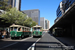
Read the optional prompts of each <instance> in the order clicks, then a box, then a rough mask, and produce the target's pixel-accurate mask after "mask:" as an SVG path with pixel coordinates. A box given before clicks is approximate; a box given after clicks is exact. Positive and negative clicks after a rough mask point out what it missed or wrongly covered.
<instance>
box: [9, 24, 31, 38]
mask: <svg viewBox="0 0 75 50" xmlns="http://www.w3.org/2000/svg"><path fill="white" fill-rule="evenodd" d="M9 29H10V36H11V39H13V38H15V37H19V38H24V37H26V36H31V31H30V28H29V27H25V26H21V25H11V26H10V28H9Z"/></svg>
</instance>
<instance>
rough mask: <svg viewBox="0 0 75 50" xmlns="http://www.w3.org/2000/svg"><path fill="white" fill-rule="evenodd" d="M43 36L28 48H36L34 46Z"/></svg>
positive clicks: (29, 49)
mask: <svg viewBox="0 0 75 50" xmlns="http://www.w3.org/2000/svg"><path fill="white" fill-rule="evenodd" d="M44 35H45V34H43V35H42V37H43V36H44ZM40 39H41V38H39V39H38V40H37V41H36V42H35V43H33V44H32V45H31V46H30V47H29V48H28V49H27V50H35V49H34V47H35V44H36V43H37V42H38V41H39V40H40Z"/></svg>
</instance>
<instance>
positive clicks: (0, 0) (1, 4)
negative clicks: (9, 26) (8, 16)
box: [0, 0, 12, 11]
mask: <svg viewBox="0 0 75 50" xmlns="http://www.w3.org/2000/svg"><path fill="white" fill-rule="evenodd" d="M7 2H8V0H0V9H1V10H4V11H8V10H9V9H10V8H11V7H12V6H11V5H8V4H7Z"/></svg>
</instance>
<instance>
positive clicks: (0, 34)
mask: <svg viewBox="0 0 75 50" xmlns="http://www.w3.org/2000/svg"><path fill="white" fill-rule="evenodd" d="M0 39H1V30H0Z"/></svg>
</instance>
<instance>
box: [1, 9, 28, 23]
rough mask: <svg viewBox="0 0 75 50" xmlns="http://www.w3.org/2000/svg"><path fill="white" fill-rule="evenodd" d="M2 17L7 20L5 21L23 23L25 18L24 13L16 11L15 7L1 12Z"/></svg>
mask: <svg viewBox="0 0 75 50" xmlns="http://www.w3.org/2000/svg"><path fill="white" fill-rule="evenodd" d="M0 16H1V17H2V18H4V19H6V20H8V21H6V22H7V23H11V24H13V23H14V24H23V22H24V21H25V20H26V18H27V17H26V14H23V13H22V12H20V11H18V10H17V9H16V8H11V9H10V10H9V11H7V12H6V13H3V14H2V15H0Z"/></svg>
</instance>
